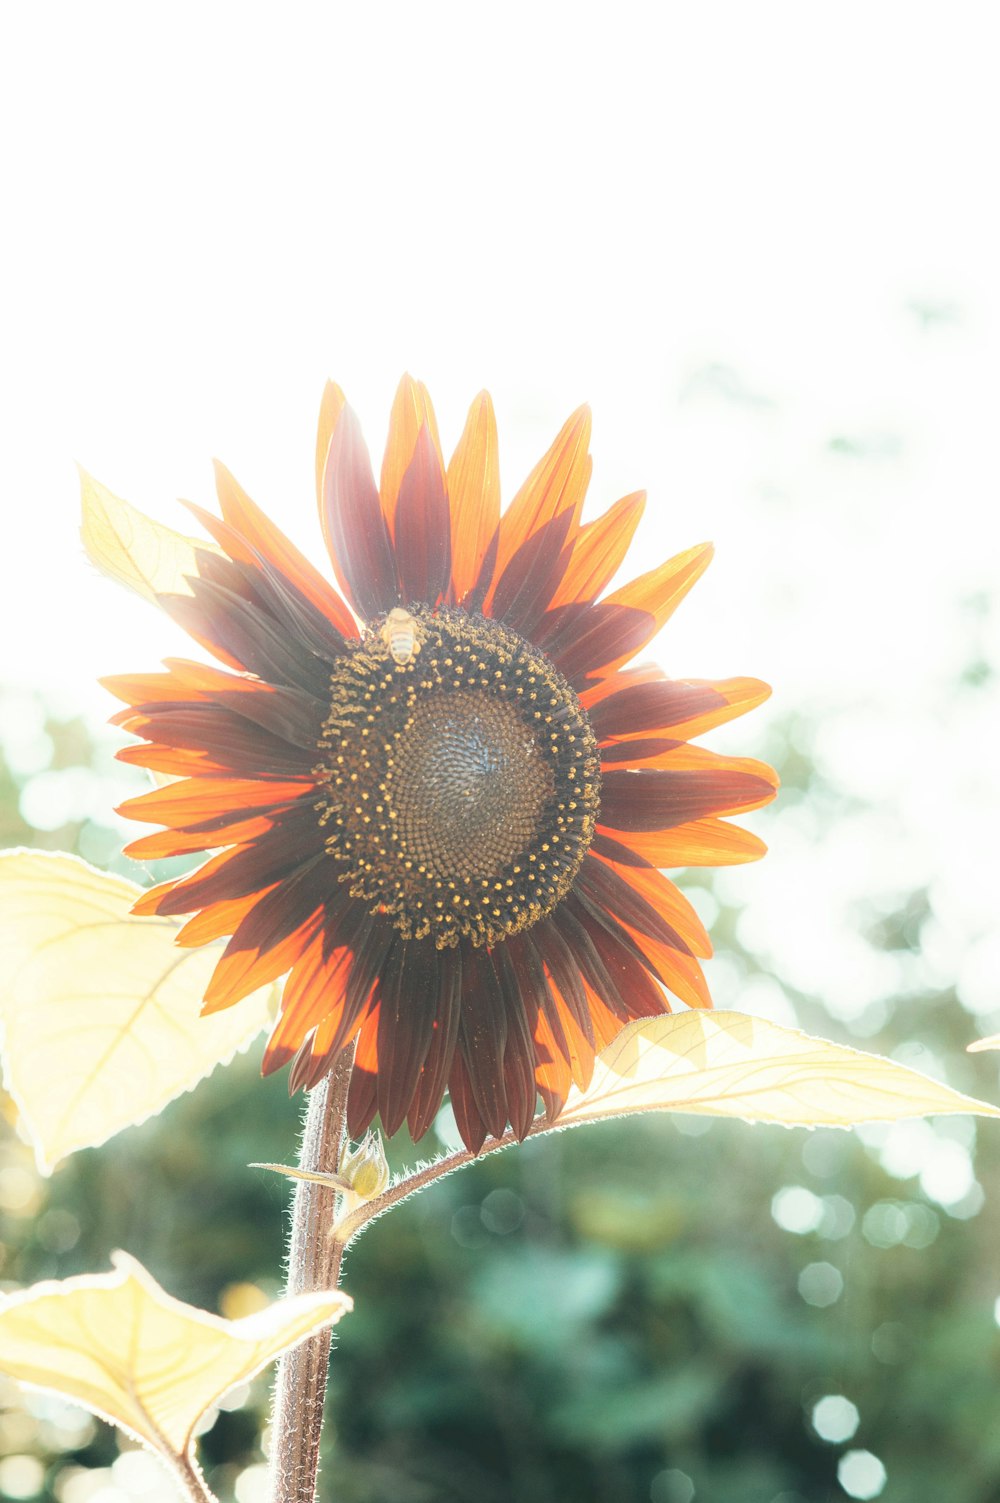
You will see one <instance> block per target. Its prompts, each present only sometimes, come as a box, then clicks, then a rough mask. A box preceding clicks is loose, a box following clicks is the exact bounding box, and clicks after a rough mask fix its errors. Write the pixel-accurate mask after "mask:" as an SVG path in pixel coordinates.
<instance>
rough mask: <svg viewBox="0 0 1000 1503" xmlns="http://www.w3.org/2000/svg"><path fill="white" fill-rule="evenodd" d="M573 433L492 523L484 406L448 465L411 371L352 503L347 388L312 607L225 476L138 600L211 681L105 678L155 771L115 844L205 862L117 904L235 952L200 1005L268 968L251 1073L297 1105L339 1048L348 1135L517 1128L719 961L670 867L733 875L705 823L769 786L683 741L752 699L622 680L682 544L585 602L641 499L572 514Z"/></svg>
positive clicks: (300, 561)
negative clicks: (154, 588) (259, 1058)
mask: <svg viewBox="0 0 1000 1503" xmlns="http://www.w3.org/2000/svg"><path fill="white" fill-rule="evenodd" d="M589 432H590V419H589V414H588V413H587V410H586V409H580V411H578V412H576V413H574V415H573V416H572V417H571V418H570V419H569V421H568V422H567V423H566V425H565V426H564V427H563V429H562V431H561V432H560V434H559V435H558V437H557V438H556V440H555V443H554V444H553V445H552V447H551V448H550V449H549V451H548V453H547V454H546V455H545V456H544V457H543V459H542V460H541V461H540V462H539V464H538V465H537V466H536V467H535V469H534V470H533V471H532V473H531V474H530V475H529V476H528V479H527V480H526V481H525V483H524V485H523V486H522V487H521V489H520V490H519V491H518V492H517V494H516V496H515V497H514V499H513V501H512V502H511V504H510V506H509V507H508V508H507V510H506V511H504V512H502V513H501V509H500V486H499V475H498V468H497V442H496V429H495V423H494V419H493V410H492V406H491V404H490V400H489V398H488V397H487V396H486V395H485V394H483V395H482V396H480V397H479V398H477V399H476V401H475V402H474V403H473V405H472V409H471V411H470V413H469V417H468V421H467V423H466V426H465V430H464V432H463V434H462V436H461V438H460V439H459V442H458V445H457V447H456V449H455V452H454V454H453V455H452V457H451V459H450V461H449V462H448V463H447V465H446V464H445V462H444V460H443V457H442V451H441V446H440V442H439V439H438V433H437V425H436V422H435V418H434V413H433V409H432V407H431V404H430V399H429V397H428V395H427V393H426V391H425V389H424V388H423V387H422V386H421V385H419V384H418V383H415V382H413V381H411V380H410V379H409V378H408V377H406V378H404V380H403V382H402V383H401V385H400V388H399V390H398V392H397V394H396V400H395V402H394V405H393V410H392V416H391V420H390V431H389V441H388V445H387V448H386V453H385V458H384V461H383V464H382V470H381V478H380V483H379V484H378V485H376V482H375V478H374V475H373V472H372V467H371V464H370V461H369V458H368V453H367V450H366V448H365V445H364V441H363V439H362V437H361V433H360V429H359V427H358V423H357V420H356V418H355V417H354V415H353V413H352V412H351V410H350V408H349V407H347V405H346V403H345V402H344V398H343V394H342V393H341V392H340V390H339V388H337V387H335V386H332V385H330V386H328V387H327V390H326V393H325V395H324V399H323V404H322V408H321V413H320V424H319V436H318V442H317V489H318V498H319V512H320V521H321V525H322V529H323V534H324V537H325V539H326V542H327V546H328V550H329V554H330V559H331V563H332V567H333V573H334V576H335V579H336V581H337V585H338V586H339V589H337V588H335V587H334V585H333V584H331V583H330V582H329V581H328V580H327V579H326V578H325V577H324V576H323V575H322V574H321V573H320V572H319V571H318V570H317V569H316V568H314V566H313V565H312V564H310V563H309V562H308V561H307V560H306V559H305V558H304V557H303V556H302V555H301V554H300V553H299V552H298V550H297V549H296V548H295V547H294V546H293V545H292V544H291V543H290V542H289V540H288V539H287V538H286V537H285V536H284V535H283V534H282V533H281V532H280V531H279V530H278V529H277V528H276V527H275V526H274V524H273V523H272V522H271V521H269V520H268V518H267V517H266V516H265V514H264V513H263V512H261V511H260V510H259V509H258V507H257V506H256V505H255V504H254V503H253V502H252V501H251V500H250V498H249V497H248V496H247V495H246V494H245V493H244V492H243V491H242V490H241V489H240V487H239V486H238V485H237V484H236V482H235V480H233V478H232V476H231V475H229V474H228V472H227V471H226V470H224V469H223V468H222V467H219V469H218V471H217V480H218V492H219V501H220V508H221V517H219V516H214V515H210V514H208V513H205V512H202V511H201V510H200V509H199V508H194V510H195V512H196V514H197V515H198V516H199V518H200V520H201V521H202V522H203V524H204V526H205V527H206V529H207V531H208V532H209V534H210V536H211V538H212V540H213V541H212V543H206V545H205V548H204V549H203V550H201V551H199V553H198V555H197V557H198V569H197V574H196V575H194V576H193V577H191V578H190V579H189V581H188V585H189V590H190V593H188V594H184V595H164V596H161V597H160V599H161V603H162V604H163V605H164V607H165V608H166V609H167V610H168V611H169V612H170V613H171V614H172V615H173V616H174V617H175V618H176V619H178V620H179V621H180V622H181V623H182V624H183V625H184V626H185V627H186V628H187V629H188V630H189V631H190V632H191V634H192V635H193V636H194V637H195V639H196V640H197V641H198V642H199V643H200V644H201V645H202V646H203V647H206V648H207V649H208V650H209V652H211V653H212V654H213V655H214V656H215V657H216V659H217V660H218V661H219V662H220V663H221V664H222V667H210V666H208V665H207V664H204V663H198V662H193V661H186V660H170V661H168V662H167V664H166V665H165V666H166V671H165V672H163V673H157V674H149V675H142V676H132V677H122V678H117V679H112V680H107V681H106V682H107V683H108V685H109V687H110V688H111V689H112V690H113V691H114V692H115V693H116V694H118V695H119V697H120V698H122V699H123V700H124V701H125V703H126V706H127V708H126V709H125V710H124V711H122V712H120V713H119V714H118V715H117V716H116V717H115V719H116V721H117V723H118V724H119V725H121V726H123V727H125V729H127V730H129V731H131V732H133V733H134V734H135V735H136V736H137V737H139V738H141V740H140V743H139V744H138V745H135V746H130V747H128V748H126V749H125V750H124V751H123V752H121V753H120V755H121V756H122V757H123V759H124V760H126V761H129V762H133V763H138V764H140V765H142V766H146V767H149V768H151V769H153V770H156V771H160V772H166V773H169V774H171V775H172V776H173V777H174V778H177V779H179V781H174V782H172V783H171V784H170V785H169V786H167V787H165V788H161V789H157V790H156V791H154V792H152V793H148V794H145V795H143V796H141V797H139V798H135V799H130V800H129V801H128V803H127V804H125V805H124V806H123V811H122V812H124V813H126V814H129V815H130V816H131V817H133V818H135V819H139V820H146V821H149V822H151V823H153V824H156V825H160V826H162V827H163V828H162V829H161V830H160V832H159V833H155V834H152V835H147V836H145V837H143V838H141V839H139V840H136V841H134V842H133V843H132V844H131V846H129V847H128V851H129V853H130V854H131V855H133V856H136V857H139V858H143V857H159V856H169V855H179V854H183V853H187V852H192V851H201V852H212V854H211V855H209V856H208V859H207V860H206V861H205V863H204V865H203V866H201V867H200V868H199V869H198V870H197V871H195V872H194V873H193V874H191V875H189V876H186V877H182V878H179V879H177V880H175V881H171V882H166V883H163V884H161V885H160V886H158V887H155V888H152V889H151V890H150V891H149V892H147V893H146V894H144V896H143V897H142V898H141V899H140V901H139V903H138V904H137V911H139V912H143V913H159V914H177V915H180V914H187V915H191V917H189V918H188V920H187V922H186V923H185V924H184V926H183V928H182V929H181V930H180V933H179V938H180V942H181V943H182V944H191V945H200V944H203V943H205V942H206V941H208V940H218V939H220V938H223V937H225V938H226V939H227V943H226V945H225V947H224V949H223V951H222V955H221V958H220V960H219V963H218V965H217V967H216V970H215V973H214V976H213V979H212V982H211V985H210V987H209V990H208V993H207V995H206V999H205V1007H206V1010H208V1011H213V1010H215V1009H217V1008H220V1007H227V1006H230V1005H231V1004H233V1003H235V1002H237V1001H239V1000H240V998H242V997H243V996H245V995H247V994H248V993H249V992H251V991H253V990H255V989H256V988H257V987H259V986H261V985H263V984H264V983H266V982H269V981H273V980H274V979H275V978H277V977H279V976H285V977H286V980H285V982H284V988H283V995H282V1002H281V1009H280V1014H279V1017H278V1020H277V1022H276V1024H275V1027H274V1030H273V1033H272V1035H271V1039H270V1042H269V1044H268V1047H267V1051H266V1054H265V1057H264V1070H265V1072H269V1071H272V1070H275V1069H278V1068H279V1067H281V1066H284V1065H286V1064H290V1065H291V1072H290V1083H291V1086H292V1088H296V1087H300V1086H307V1087H308V1086H312V1085H314V1084H315V1083H316V1082H317V1081H318V1080H320V1079H321V1078H322V1077H323V1075H324V1074H325V1073H326V1071H327V1070H328V1069H329V1068H330V1066H331V1064H332V1063H333V1061H334V1060H335V1058H336V1057H337V1055H338V1054H339V1053H340V1051H341V1050H342V1049H343V1048H344V1047H345V1046H346V1045H347V1044H348V1043H350V1042H351V1041H352V1040H355V1041H356V1042H357V1055H356V1062H355V1066H354V1071H353V1075H352V1082H351V1094H350V1104H349V1124H350V1128H351V1132H352V1134H354V1135H355V1136H360V1134H362V1133H363V1132H364V1131H365V1130H366V1129H367V1127H368V1126H369V1125H370V1123H371V1122H372V1120H373V1118H374V1117H375V1115H376V1113H380V1114H381V1119H382V1125H383V1128H384V1130H385V1131H386V1132H387V1133H389V1134H392V1133H394V1132H395V1131H396V1130H397V1129H398V1128H399V1127H400V1126H401V1124H402V1123H403V1122H404V1121H406V1123H407V1124H408V1126H409V1129H410V1132H411V1133H412V1135H413V1137H414V1138H419V1137H420V1136H422V1134H423V1133H424V1132H426V1130H427V1128H428V1127H429V1126H430V1124H431V1122H432V1121H433V1119H434V1116H435V1114H436V1113H437V1111H438V1109H439V1107H440V1106H441V1102H442V1099H443V1096H444V1094H445V1092H446V1091H447V1092H448V1093H449V1095H450V1098H451V1102H452V1105H453V1107H454V1111H455V1117H456V1121H457V1123H458V1126H459V1129H460V1131H461V1133H462V1136H463V1138H464V1139H465V1141H466V1143H467V1144H468V1145H469V1146H470V1147H471V1148H473V1149H478V1148H479V1147H480V1146H481V1145H482V1143H483V1141H484V1139H485V1138H486V1136H487V1135H488V1134H493V1135H496V1136H499V1135H500V1134H502V1133H503V1132H504V1131H505V1130H506V1129H507V1127H508V1124H509V1125H510V1127H511V1128H512V1129H513V1131H514V1132H515V1134H516V1135H518V1136H521V1137H523V1136H524V1134H525V1133H526V1132H527V1131H528V1128H529V1127H530V1124H531V1120H532V1118H533V1116H534V1114H535V1111H536V1109H537V1103H538V1098H539V1095H540V1096H541V1099H542V1102H543V1105H544V1107H545V1109H546V1110H547V1111H548V1112H549V1114H550V1115H551V1114H554V1113H556V1112H557V1111H558V1109H559V1107H560V1106H561V1104H562V1102H563V1101H564V1100H565V1098H566V1094H567V1092H568V1090H569V1087H570V1085H571V1084H572V1083H573V1082H576V1084H578V1085H579V1086H581V1087H583V1086H585V1085H586V1084H587V1082H588V1080H589V1077H590V1073H591V1070H592V1068H593V1061H594V1055H595V1051H596V1050H597V1049H599V1048H601V1047H603V1046H604V1045H605V1044H607V1043H608V1042H610V1040H611V1039H612V1038H613V1037H614V1036H615V1034H616V1033H617V1032H618V1031H619V1030H620V1029H621V1028H622V1027H623V1026H624V1024H625V1023H627V1022H628V1021H630V1020H631V1019H633V1018H636V1017H643V1016H649V1015H652V1014H655V1013H660V1012H665V1011H668V1010H669V1008H670V1006H671V998H674V999H677V1000H679V1001H680V1002H681V1003H683V1004H684V1005H686V1006H693V1007H702V1006H708V1005H710V999H709V996H708V992H707V989H706V987H705V983H704V979H703V976H702V973H701V969H700V966H699V964H698V961H699V958H704V957H705V956H707V955H709V954H710V953H711V948H710V945H709V941H708V936H707V935H706V934H705V932H704V929H703V928H702V925H701V924H700V922H699V921H698V918H697V916H696V915H695V913H694V910H693V909H692V908H691V906H690V904H689V903H688V902H687V901H686V899H685V898H684V897H683V896H682V894H681V893H680V892H679V891H678V889H677V888H676V887H675V886H674V885H673V884H672V883H671V882H670V881H668V879H667V878H666V877H665V876H664V875H663V873H662V868H664V867H673V866H691V865H713V864H720V863H723V862H731V861H744V860H749V859H752V858H754V857H755V856H758V855H760V854H761V853H762V851H763V847H762V846H761V845H760V842H759V841H758V840H757V839H756V837H754V836H752V835H750V834H748V833H747V832H746V831H744V830H741V829H740V828H738V827H737V826H734V825H731V824H729V823H728V822H727V821H726V820H724V819H723V818H721V817H720V816H723V815H726V814H730V813H733V812H735V811H742V810H747V809H753V808H756V807H758V806H759V805H761V804H764V803H766V802H767V801H768V800H769V799H771V798H772V797H773V796H774V791H775V788H776V779H775V776H774V774H773V772H772V770H771V769H770V768H769V767H767V766H765V765H764V764H763V763H759V762H752V761H749V760H747V759H739V758H729V757H720V756H717V755H715V754H714V753H712V752H710V751H707V750H705V749H704V748H702V747H696V746H693V745H692V744H691V742H692V740H693V739H694V738H695V737H697V736H699V735H701V733H702V732H704V731H707V730H709V729H711V727H713V726H715V725H718V724H720V723H721V722H723V721H725V720H728V719H730V718H732V717H733V716H735V715H738V714H741V713H742V712H743V711H745V710H747V709H749V708H751V707H752V706H753V705H755V704H757V703H759V702H760V700H762V699H763V698H764V697H765V696H766V694H767V692H768V690H767V687H766V685H764V684H761V683H759V682H758V681H757V680H754V679H746V678H735V679H726V680H722V681H717V682H708V681H705V680H692V679H683V680H678V679H668V678H666V677H665V676H664V675H663V673H662V672H661V671H660V670H659V669H658V668H656V667H654V666H649V665H646V666H641V667H633V666H631V662H632V660H633V659H634V657H635V656H636V654H637V653H638V652H640V651H641V650H642V648H643V647H645V646H646V645H647V643H648V642H649V641H650V640H651V639H652V637H653V636H654V635H655V633H656V632H657V631H658V630H659V628H660V627H661V626H662V624H663V623H664V621H665V620H666V619H667V617H668V616H669V615H670V613H671V612H672V610H673V609H674V607H675V606H676V605H677V604H678V602H679V601H680V600H681V599H682V598H683V596H684V595H685V594H686V592H687V590H688V589H689V588H690V586H691V585H692V584H693V583H694V581H695V580H696V579H697V578H698V577H699V575H700V574H701V573H702V571H703V570H704V568H705V567H706V565H707V563H708V561H709V558H710V555H711V550H710V549H709V548H708V547H707V546H706V547H701V548H694V549H690V550H689V551H688V552H686V553H682V554H680V555H678V556H677V557H675V558H672V559H669V560H668V561H667V562H666V563H664V564H662V565H660V566H659V567H658V568H655V569H652V570H650V571H649V572H647V573H645V574H643V575H641V576H640V577H639V578H637V579H635V580H633V582H632V583H631V584H628V585H625V586H623V587H622V588H620V589H617V590H615V591H614V592H613V593H611V594H607V593H606V591H607V589H608V586H609V584H610V582H611V580H612V577H613V576H614V575H615V574H616V572H617V571H618V568H619V566H620V565H621V563H622V562H623V559H624V556H625V553H626V551H627V548H628V545H629V542H630V540H631V538H632V534H633V532H634V530H635V527H636V525H637V523H638V521H639V517H640V515H641V512H642V506H643V497H642V496H640V495H635V496H627V497H625V498H624V499H623V500H622V501H619V502H617V503H616V504H615V505H614V506H612V507H611V508H610V509H609V510H608V511H607V512H605V513H604V514H603V515H602V516H599V517H597V518H596V519H595V520H593V521H590V522H586V523H585V522H583V521H582V518H581V511H582V506H583V500H584V495H585V492H586V488H587V482H588V480H589V475H590V460H589V457H588V454H587V446H588V439H589Z"/></svg>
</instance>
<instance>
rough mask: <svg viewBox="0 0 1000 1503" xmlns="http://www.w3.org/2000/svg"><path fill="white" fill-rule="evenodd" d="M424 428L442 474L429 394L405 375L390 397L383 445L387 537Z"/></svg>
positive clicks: (382, 489) (382, 484)
mask: <svg viewBox="0 0 1000 1503" xmlns="http://www.w3.org/2000/svg"><path fill="white" fill-rule="evenodd" d="M425 425H426V427H427V428H428V430H429V432H430V436H431V440H432V442H433V444H434V448H435V449H436V451H437V456H438V461H439V462H440V465H441V469H442V471H443V470H444V460H443V459H442V457H441V440H440V438H439V437H438V428H437V418H436V417H435V416H434V408H433V407H432V405H431V399H430V395H429V394H428V391H427V388H426V386H425V385H424V384H423V382H422V381H414V379H413V377H412V376H411V375H409V374H407V375H405V376H404V377H403V379H402V381H400V383H399V385H398V386H397V388H396V395H395V397H394V398H393V403H392V412H391V413H390V414H389V437H388V440H387V442H386V446H385V457H384V458H383V460H382V477H381V482H380V484H379V497H380V498H381V501H382V511H383V513H384V515H385V519H386V522H387V523H388V525H389V534H390V536H392V535H393V534H394V531H395V526H394V524H395V518H396V502H397V501H398V500H399V487H400V482H401V481H402V479H403V476H404V475H405V474H406V471H407V470H408V468H409V465H410V460H411V459H412V458H413V451H414V449H415V448H416V446H417V434H418V433H419V432H420V430H421V428H423V427H424V426H425Z"/></svg>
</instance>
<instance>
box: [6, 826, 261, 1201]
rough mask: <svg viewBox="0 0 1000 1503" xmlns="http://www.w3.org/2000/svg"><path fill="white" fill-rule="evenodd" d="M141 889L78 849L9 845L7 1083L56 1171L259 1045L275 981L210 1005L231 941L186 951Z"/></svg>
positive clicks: (47, 1168)
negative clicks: (147, 905)
mask: <svg viewBox="0 0 1000 1503" xmlns="http://www.w3.org/2000/svg"><path fill="white" fill-rule="evenodd" d="M141 891H142V889H141V888H140V887H137V886H136V884H135V883H134V882H129V881H127V880H126V879H125V878H124V877H115V876H111V875H110V874H109V873H107V872H101V871H97V870H96V869H95V868H94V867H91V866H88V865H87V863H86V862H85V861H81V860H79V859H78V858H77V857H76V856H66V855H60V854H55V853H50V852H46V851H4V852H3V853H0V1021H2V1023H3V1033H4V1063H5V1071H4V1077H5V1084H6V1086H7V1089H8V1090H9V1091H10V1093H11V1095H12V1096H13V1098H14V1100H15V1102H16V1103H17V1106H18V1109H19V1111H20V1113H21V1117H22V1120H23V1122H24V1126H25V1129H26V1131H27V1133H28V1136H29V1137H30V1139H31V1142H32V1144H33V1145H34V1148H35V1153H36V1157H37V1159H38V1166H39V1169H40V1171H41V1172H42V1173H43V1174H48V1173H51V1171H52V1169H53V1168H54V1167H55V1166H56V1164H58V1163H59V1161H60V1160H61V1159H64V1158H65V1157H66V1156H67V1155H68V1154H70V1153H73V1152H75V1151H76V1150H77V1149H78V1148H91V1147H95V1146H96V1145H97V1144H99V1143H103V1142H105V1140H106V1139H108V1138H110V1137H112V1136H113V1135H114V1134H115V1133H116V1132H120V1131H121V1129H122V1128H124V1127H129V1126H131V1125H133V1124H135V1123H138V1122H144V1121H145V1120H146V1118H147V1117H152V1116H155V1115H156V1113H157V1112H159V1111H162V1109H163V1107H165V1106H166V1104H167V1102H168V1101H172V1100H173V1099H174V1097H175V1096H179V1095H181V1094H182V1093H183V1092H184V1091H189V1090H191V1089H192V1087H194V1086H195V1085H197V1083H198V1082H199V1081H200V1080H202V1079H203V1078H204V1077H205V1076H206V1075H209V1074H210V1073H211V1072H212V1070H214V1069H215V1067H216V1065H218V1064H222V1063H224V1062H226V1061H228V1060H230V1059H231V1058H232V1057H233V1055H234V1054H236V1053H237V1052H239V1051H240V1050H242V1049H245V1048H247V1047H248V1045H249V1044H250V1043H251V1042H252V1040H253V1039H254V1038H255V1037H256V1036H257V1034H258V1033H259V1032H260V1030H261V1029H262V1028H263V1027H264V1026H265V1024H266V1023H267V1022H268V1019H269V1013H270V1008H271V1002H272V998H273V995H274V987H266V988H263V989H262V990H261V991H259V992H257V993H255V994H254V996H253V997H249V998H247V999H246V1000H245V1001H243V1002H241V1003H240V1005H239V1006H238V1007H236V1008H230V1009H226V1010H224V1011H221V1012H218V1013H214V1014H212V1015H211V1016H209V1017H200V1016H199V1009H200V1006H201V1001H202V998H203V996H204V994H205V990H206V987H207V986H208V980H209V977H210V976H211V974H212V970H213V967H214V966H215V963H216V961H217V960H218V957H219V954H220V947H219V946H216V945H213V946H206V947H204V948H203V949H200V950H185V949H181V948H179V947H178V946H177V945H175V943H174V939H175V936H176V934H177V929H178V925H177V924H176V923H174V922H173V921H172V920H170V919H160V918H136V917H135V916H134V915H133V914H131V913H130V912H129V910H130V908H131V906H132V904H133V903H134V902H135V900H136V898H137V897H138V896H139V894H140V893H141Z"/></svg>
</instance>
